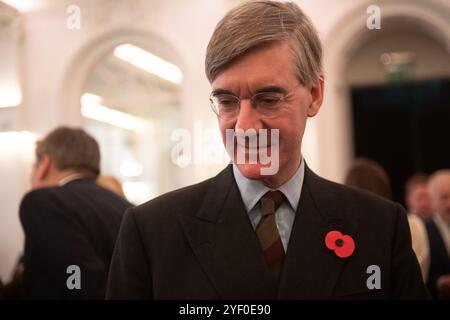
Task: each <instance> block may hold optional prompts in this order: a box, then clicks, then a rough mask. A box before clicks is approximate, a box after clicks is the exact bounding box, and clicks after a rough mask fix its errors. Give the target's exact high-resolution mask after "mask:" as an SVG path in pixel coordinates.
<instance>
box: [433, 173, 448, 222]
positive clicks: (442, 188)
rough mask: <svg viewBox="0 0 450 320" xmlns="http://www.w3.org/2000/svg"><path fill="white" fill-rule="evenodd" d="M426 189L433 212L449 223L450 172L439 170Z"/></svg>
mask: <svg viewBox="0 0 450 320" xmlns="http://www.w3.org/2000/svg"><path fill="white" fill-rule="evenodd" d="M428 188H429V191H430V197H431V204H432V207H433V210H434V212H435V213H436V214H438V215H440V216H441V217H442V219H444V220H445V221H446V222H447V223H450V170H449V169H445V170H439V171H437V172H436V173H434V174H433V175H432V176H431V178H430V182H429V184H428Z"/></svg>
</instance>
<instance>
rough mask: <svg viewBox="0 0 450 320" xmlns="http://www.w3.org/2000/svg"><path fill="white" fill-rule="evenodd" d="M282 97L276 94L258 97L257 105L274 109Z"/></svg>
mask: <svg viewBox="0 0 450 320" xmlns="http://www.w3.org/2000/svg"><path fill="white" fill-rule="evenodd" d="M280 99H281V97H280V96H279V95H276V94H269V95H262V96H259V97H257V99H256V103H257V104H258V105H260V106H261V107H274V106H276V105H277V104H278V102H279V101H280Z"/></svg>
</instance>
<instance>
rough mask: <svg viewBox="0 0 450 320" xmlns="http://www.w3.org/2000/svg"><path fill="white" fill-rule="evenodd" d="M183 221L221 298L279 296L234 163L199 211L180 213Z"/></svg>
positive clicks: (220, 176)
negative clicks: (244, 203) (252, 222)
mask: <svg viewBox="0 0 450 320" xmlns="http://www.w3.org/2000/svg"><path fill="white" fill-rule="evenodd" d="M179 220H180V223H181V224H182V226H183V230H184V232H185V235H186V237H187V239H188V242H189V244H190V246H191V247H192V250H193V251H194V253H195V255H196V257H197V259H198V260H199V262H200V264H201V266H202V268H203V269H204V271H205V273H206V274H207V275H208V277H209V279H210V280H211V282H212V283H213V284H214V287H215V288H216V290H217V291H218V294H219V296H220V298H225V299H273V298H274V297H275V294H276V288H277V283H276V282H275V281H274V279H272V277H271V274H270V273H269V271H268V269H267V267H266V265H265V261H264V257H263V254H262V251H261V248H260V245H259V242H258V239H257V236H256V234H255V232H254V230H253V228H252V225H251V223H250V219H249V218H248V215H247V212H246V210H245V208H244V205H243V202H242V198H241V196H240V193H239V189H238V187H237V185H236V183H235V181H234V177H233V172H232V167H231V165H230V166H228V167H227V168H226V169H225V170H224V171H222V172H221V173H220V174H219V175H218V176H217V177H216V178H214V179H213V180H212V183H211V185H210V187H209V188H208V192H207V194H206V195H205V198H204V201H203V205H202V207H201V209H200V210H199V212H198V213H197V214H196V215H195V216H190V215H186V214H180V215H179Z"/></svg>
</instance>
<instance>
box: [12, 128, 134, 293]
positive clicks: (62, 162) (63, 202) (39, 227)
mask: <svg viewBox="0 0 450 320" xmlns="http://www.w3.org/2000/svg"><path fill="white" fill-rule="evenodd" d="M99 172H100V151H99V147H98V144H97V142H96V141H95V140H94V139H93V138H92V137H91V136H89V135H88V134H86V133H85V132H84V131H83V130H81V129H73V128H66V127H60V128H57V129H55V130H54V131H52V132H51V133H49V134H48V135H47V136H46V137H45V138H44V139H43V140H42V141H39V142H38V143H37V146H36V163H35V165H34V168H33V174H32V187H33V189H34V190H33V191H31V192H29V193H28V194H26V195H25V197H24V198H23V200H22V203H21V205H20V219H21V223H22V226H23V230H24V232H25V249H24V257H23V263H24V272H23V279H22V281H23V296H24V298H26V299H103V298H104V296H105V290H106V280H107V276H108V270H109V265H110V262H111V256H112V252H113V248H114V243H115V240H116V237H117V234H118V231H119V227H120V222H121V219H122V215H123V212H125V210H126V209H127V208H129V207H130V206H131V204H130V203H128V202H127V201H126V200H124V199H122V198H120V197H119V196H118V195H116V194H114V193H113V192H111V191H109V190H106V189H104V188H102V187H100V186H98V185H97V184H96V182H95V179H96V177H97V176H98V174H99Z"/></svg>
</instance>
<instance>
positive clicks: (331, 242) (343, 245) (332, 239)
mask: <svg viewBox="0 0 450 320" xmlns="http://www.w3.org/2000/svg"><path fill="white" fill-rule="evenodd" d="M325 245H326V246H327V248H328V249H330V250H334V253H335V254H336V255H337V256H338V257H339V258H347V257H350V256H351V255H352V254H353V251H355V241H353V238H352V237H350V236H348V235H343V234H342V233H340V232H339V231H336V230H333V231H330V232H328V233H327V235H326V236H325Z"/></svg>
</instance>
